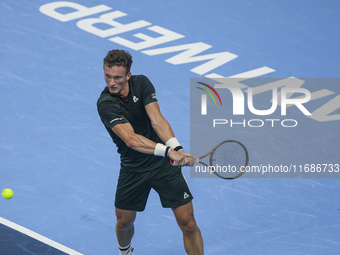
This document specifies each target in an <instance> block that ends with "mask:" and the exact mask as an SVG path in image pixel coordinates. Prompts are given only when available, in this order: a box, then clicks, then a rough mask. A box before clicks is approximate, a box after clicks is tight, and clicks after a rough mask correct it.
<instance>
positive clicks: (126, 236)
mask: <svg viewBox="0 0 340 255" xmlns="http://www.w3.org/2000/svg"><path fill="white" fill-rule="evenodd" d="M136 214H137V213H136V212H135V211H128V210H122V209H118V208H116V216H117V223H116V234H117V240H118V245H119V246H120V247H126V246H128V245H130V244H131V240H132V237H133V235H134V233H135V227H134V225H133V223H134V222H135V219H136Z"/></svg>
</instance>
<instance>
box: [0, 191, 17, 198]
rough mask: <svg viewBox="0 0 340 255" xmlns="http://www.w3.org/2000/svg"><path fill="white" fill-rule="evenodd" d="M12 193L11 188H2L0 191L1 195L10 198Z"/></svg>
mask: <svg viewBox="0 0 340 255" xmlns="http://www.w3.org/2000/svg"><path fill="white" fill-rule="evenodd" d="M13 195H14V193H13V190H11V189H4V190H3V191H2V196H3V197H4V198H6V199H11V198H12V197H13Z"/></svg>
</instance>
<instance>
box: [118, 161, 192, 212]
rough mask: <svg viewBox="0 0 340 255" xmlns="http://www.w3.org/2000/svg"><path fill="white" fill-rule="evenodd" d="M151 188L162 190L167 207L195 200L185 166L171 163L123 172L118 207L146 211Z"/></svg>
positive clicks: (119, 181) (162, 197) (161, 195)
mask: <svg viewBox="0 0 340 255" xmlns="http://www.w3.org/2000/svg"><path fill="white" fill-rule="evenodd" d="M151 188H153V189H154V190H155V191H156V192H157V193H158V195H159V197H160V200H161V203H162V206H163V207H165V208H177V207H179V206H181V205H185V204H187V203H189V202H190V201H191V200H192V199H193V197H192V195H191V192H190V190H189V187H188V184H187V182H186V180H185V177H184V176H183V174H182V171H181V169H179V168H178V167H175V166H172V165H171V164H170V163H167V164H165V165H164V166H163V167H161V168H160V169H157V170H152V171H148V172H142V173H130V172H122V171H121V173H120V175H119V179H118V184H117V191H116V199H115V207H116V208H118V209H123V210H131V211H144V209H145V206H146V202H147V199H148V196H149V193H150V190H151Z"/></svg>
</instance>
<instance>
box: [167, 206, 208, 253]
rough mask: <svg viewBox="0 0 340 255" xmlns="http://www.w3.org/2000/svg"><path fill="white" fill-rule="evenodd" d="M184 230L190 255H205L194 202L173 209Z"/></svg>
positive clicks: (186, 248) (186, 247)
mask: <svg viewBox="0 0 340 255" xmlns="http://www.w3.org/2000/svg"><path fill="white" fill-rule="evenodd" d="M172 211H173V212H174V214H175V217H176V220H177V223H178V225H179V227H180V228H181V230H182V232H183V240H184V247H185V251H186V252H187V254H189V255H203V254H204V251H203V239H202V235H201V231H200V229H199V228H198V226H197V225H196V221H195V218H194V210H193V206H192V202H190V203H188V204H186V205H182V206H180V207H177V208H174V209H172Z"/></svg>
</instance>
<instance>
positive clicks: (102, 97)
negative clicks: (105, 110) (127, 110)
mask: <svg viewBox="0 0 340 255" xmlns="http://www.w3.org/2000/svg"><path fill="white" fill-rule="evenodd" d="M105 101H111V102H116V101H117V98H116V97H115V96H113V95H111V94H110V91H109V89H108V87H105V89H104V90H103V91H102V93H101V94H100V96H99V98H98V100H97V105H99V104H100V103H102V102H105Z"/></svg>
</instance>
